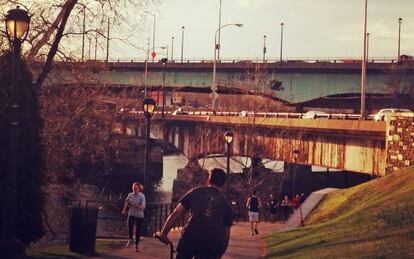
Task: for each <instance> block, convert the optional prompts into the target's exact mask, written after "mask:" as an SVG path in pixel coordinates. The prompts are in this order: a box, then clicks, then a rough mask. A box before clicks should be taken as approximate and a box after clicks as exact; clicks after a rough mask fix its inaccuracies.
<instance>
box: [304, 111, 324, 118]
mask: <svg viewBox="0 0 414 259" xmlns="http://www.w3.org/2000/svg"><path fill="white" fill-rule="evenodd" d="M317 118H325V119H328V118H329V114H328V113H326V112H323V111H307V112H306V113H304V114H303V115H302V119H317Z"/></svg>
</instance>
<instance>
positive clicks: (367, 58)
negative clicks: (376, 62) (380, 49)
mask: <svg viewBox="0 0 414 259" xmlns="http://www.w3.org/2000/svg"><path fill="white" fill-rule="evenodd" d="M366 60H367V62H369V61H368V60H369V32H367V57H366Z"/></svg>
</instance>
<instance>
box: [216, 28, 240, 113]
mask: <svg viewBox="0 0 414 259" xmlns="http://www.w3.org/2000/svg"><path fill="white" fill-rule="evenodd" d="M227 26H237V27H242V26H243V24H241V23H229V24H225V25H223V26H221V27H219V28H218V29H217V30H216V33H215V34H214V60H213V81H212V84H211V100H212V105H211V106H212V109H213V112H214V113H215V112H216V109H217V107H216V101H217V86H216V66H217V50H218V47H219V46H218V44H217V34H218V32H219V31H221V29H223V28H224V27H227Z"/></svg>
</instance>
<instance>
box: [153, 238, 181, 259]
mask: <svg viewBox="0 0 414 259" xmlns="http://www.w3.org/2000/svg"><path fill="white" fill-rule="evenodd" d="M154 237H155V238H156V239H158V240H159V241H160V242H161V243H163V244H165V245H169V246H170V259H174V253H175V252H176V251H175V249H174V245H173V243H172V242H171V241H168V242H164V241H162V240H161V238H160V236H159V235H157V234H154Z"/></svg>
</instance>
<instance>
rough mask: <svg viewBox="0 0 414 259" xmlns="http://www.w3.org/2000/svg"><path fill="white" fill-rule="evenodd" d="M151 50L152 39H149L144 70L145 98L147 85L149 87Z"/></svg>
mask: <svg viewBox="0 0 414 259" xmlns="http://www.w3.org/2000/svg"><path fill="white" fill-rule="evenodd" d="M149 48H150V37H148V45H147V57H146V58H145V68H144V96H145V97H147V85H148V60H149Z"/></svg>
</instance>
